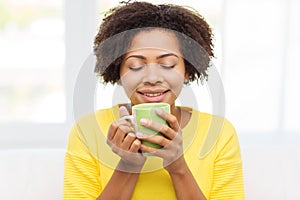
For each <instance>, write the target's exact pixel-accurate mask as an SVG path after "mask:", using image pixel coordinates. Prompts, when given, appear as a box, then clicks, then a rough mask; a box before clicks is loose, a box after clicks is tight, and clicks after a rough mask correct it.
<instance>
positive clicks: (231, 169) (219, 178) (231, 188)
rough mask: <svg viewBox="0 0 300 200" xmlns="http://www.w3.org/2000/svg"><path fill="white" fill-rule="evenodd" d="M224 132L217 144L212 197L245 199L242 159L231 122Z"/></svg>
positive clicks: (234, 199)
mask: <svg viewBox="0 0 300 200" xmlns="http://www.w3.org/2000/svg"><path fill="white" fill-rule="evenodd" d="M228 125H229V126H228ZM226 131H227V132H226ZM224 132H226V133H225V134H222V135H221V138H220V139H219V141H218V143H217V146H216V148H217V149H216V150H217V152H218V153H217V157H216V160H215V165H214V170H213V187H212V191H211V193H210V199H213V200H217V199H222V200H224V199H230V200H238V199H244V183H243V174H242V160H241V153H240V146H239V142H238V138H237V135H236V132H235V130H234V128H233V127H232V125H231V124H230V123H228V124H227V127H225V128H224Z"/></svg>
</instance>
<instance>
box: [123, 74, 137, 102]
mask: <svg viewBox="0 0 300 200" xmlns="http://www.w3.org/2000/svg"><path fill="white" fill-rule="evenodd" d="M120 81H121V85H122V87H123V88H124V91H125V93H126V95H127V97H128V98H130V97H131V96H132V93H134V91H135V90H136V88H137V86H138V84H139V83H140V82H141V80H140V78H139V77H138V76H132V75H131V74H130V73H127V74H125V75H123V76H122V77H121V79H120Z"/></svg>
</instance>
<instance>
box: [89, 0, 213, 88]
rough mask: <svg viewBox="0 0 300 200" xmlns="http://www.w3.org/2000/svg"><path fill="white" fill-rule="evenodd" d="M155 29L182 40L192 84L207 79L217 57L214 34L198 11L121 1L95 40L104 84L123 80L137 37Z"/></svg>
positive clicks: (97, 71)
mask: <svg viewBox="0 0 300 200" xmlns="http://www.w3.org/2000/svg"><path fill="white" fill-rule="evenodd" d="M155 28H161V29H165V30H167V31H171V32H173V33H174V34H175V35H176V37H177V38H178V41H179V44H180V51H181V53H182V55H183V58H184V62H185V70H186V73H188V74H189V81H190V82H191V81H194V80H199V79H200V80H201V82H202V81H203V80H204V79H205V80H206V79H207V76H208V75H207V69H208V67H209V66H210V61H211V58H212V57H214V53H213V44H212V39H213V35H212V31H211V28H210V26H209V25H208V23H207V22H206V21H205V20H204V18H203V17H202V16H201V15H200V14H199V13H198V12H196V11H195V10H192V9H189V8H185V7H182V6H178V5H170V4H164V5H153V4H151V3H148V2H121V3H120V5H119V6H117V7H115V8H112V9H111V10H109V11H108V12H107V13H106V14H105V16H104V19H103V22H102V23H101V25H100V28H99V32H98V33H97V35H96V37H95V40H94V54H95V56H96V58H97V62H96V66H95V73H96V74H97V75H98V76H99V77H100V78H102V81H103V83H112V84H114V83H116V82H118V81H119V79H120V65H121V62H122V59H123V56H124V54H125V53H126V51H127V50H128V48H129V47H130V44H131V41H132V39H133V37H134V36H135V35H136V34H137V33H138V32H140V31H146V30H151V29H155ZM122 54H123V55H122Z"/></svg>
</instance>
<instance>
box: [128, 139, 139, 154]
mask: <svg viewBox="0 0 300 200" xmlns="http://www.w3.org/2000/svg"><path fill="white" fill-rule="evenodd" d="M140 147H141V141H140V140H138V139H135V140H134V141H133V143H132V144H131V146H130V149H129V151H130V152H134V153H137V152H138V150H139V149H140Z"/></svg>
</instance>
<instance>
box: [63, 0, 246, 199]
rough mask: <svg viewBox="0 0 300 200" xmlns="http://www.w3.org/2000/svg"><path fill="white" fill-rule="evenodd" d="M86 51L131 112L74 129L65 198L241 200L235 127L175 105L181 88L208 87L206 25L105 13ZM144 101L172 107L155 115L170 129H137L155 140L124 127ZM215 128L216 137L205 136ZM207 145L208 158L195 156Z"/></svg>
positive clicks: (122, 11)
mask: <svg viewBox="0 0 300 200" xmlns="http://www.w3.org/2000/svg"><path fill="white" fill-rule="evenodd" d="M94 44H95V46H94V53H95V55H96V57H97V63H96V67H95V72H96V73H97V74H98V75H99V76H100V78H101V79H102V80H103V82H104V83H109V82H110V83H113V84H115V83H117V84H120V85H121V86H122V87H123V88H124V90H125V92H126V94H127V96H128V98H129V99H130V104H124V105H116V106H114V107H113V108H109V109H103V110H98V111H96V112H95V113H94V114H91V115H88V116H85V117H83V118H82V119H81V120H79V121H78V122H77V123H76V124H75V125H74V126H73V128H72V130H71V134H70V137H69V143H68V148H67V153H66V161H65V183H64V199H109V200H111V199H151V200H152V199H168V200H169V199H189V200H190V199H243V198H244V188H243V177H242V164H241V155H240V149H239V143H238V139H237V136H236V133H235V130H234V128H233V126H232V125H231V124H230V123H229V122H228V121H227V120H225V119H224V118H222V117H218V116H214V115H210V114H207V113H202V112H199V111H197V110H195V109H193V108H189V107H179V106H176V105H175V100H176V99H177V97H178V96H179V94H180V92H181V89H182V87H183V86H184V84H187V83H189V82H191V81H195V80H201V81H203V80H205V79H207V78H209V77H207V73H206V72H207V69H208V67H209V63H210V59H211V58H212V57H213V56H214V55H213V49H212V47H213V45H212V34H211V29H210V27H209V25H208V24H207V23H206V22H205V20H204V19H203V18H202V17H201V16H200V15H199V14H198V13H196V12H195V11H191V10H189V9H186V8H183V7H180V6H175V5H153V4H150V3H146V2H133V3H129V2H127V3H124V4H122V5H121V6H119V7H117V8H114V9H112V10H111V11H110V13H108V15H107V16H106V18H105V19H104V20H103V23H102V24H101V26H100V29H99V32H98V34H97V36H96V38H95V41H94ZM152 102H165V103H168V104H170V108H171V113H166V112H164V111H162V110H157V114H158V115H159V116H160V117H162V118H163V119H165V120H166V121H167V122H168V126H167V125H164V126H162V125H161V124H157V123H154V122H151V121H150V120H147V119H144V120H142V121H141V124H143V125H144V126H146V127H148V128H150V129H153V130H160V132H161V133H162V134H163V136H153V137H146V136H145V135H144V134H143V133H134V131H133V129H132V124H131V123H130V121H128V120H126V116H128V115H130V114H131V107H132V106H134V105H137V104H141V103H152ZM213 121H214V123H213ZM216 122H217V123H218V124H221V128H220V129H216V128H214V127H211V126H212V124H216ZM161 127H162V128H161ZM211 135H214V136H216V137H211ZM210 137H211V138H212V139H211V140H207V138H210ZM142 141H148V142H152V143H155V144H158V145H160V146H162V148H161V149H155V148H153V147H149V146H146V145H144V144H142ZM204 141H209V143H210V145H207V143H205V142H204ZM206 146H209V147H211V148H209V150H208V151H207V154H205V155H204V156H199V152H200V151H201V149H202V148H206ZM141 152H146V153H149V154H151V155H153V156H151V157H147V156H145V155H144V154H143V153H141Z"/></svg>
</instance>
